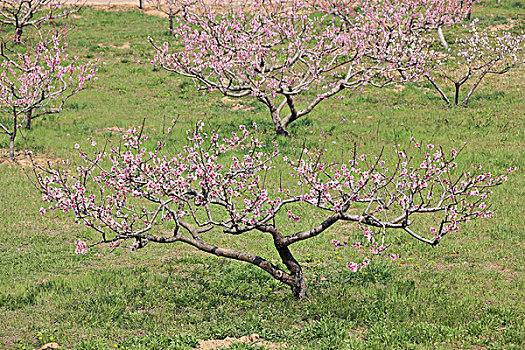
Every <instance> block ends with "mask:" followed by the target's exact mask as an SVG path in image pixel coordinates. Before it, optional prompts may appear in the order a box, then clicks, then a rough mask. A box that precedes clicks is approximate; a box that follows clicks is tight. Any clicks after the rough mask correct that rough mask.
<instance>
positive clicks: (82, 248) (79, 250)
mask: <svg viewBox="0 0 525 350" xmlns="http://www.w3.org/2000/svg"><path fill="white" fill-rule="evenodd" d="M75 247H76V249H75V254H77V255H79V254H82V255H85V254H87V252H88V250H87V245H86V242H84V241H82V240H80V239H79V240H77V241H76V242H75Z"/></svg>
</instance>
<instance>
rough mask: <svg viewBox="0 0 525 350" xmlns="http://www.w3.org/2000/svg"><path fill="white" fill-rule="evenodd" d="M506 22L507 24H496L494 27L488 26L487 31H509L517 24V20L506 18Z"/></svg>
mask: <svg viewBox="0 0 525 350" xmlns="http://www.w3.org/2000/svg"><path fill="white" fill-rule="evenodd" d="M507 22H508V23H505V24H498V25H496V26H489V30H491V31H493V32H497V31H500V30H509V29H512V28H514V27H515V26H516V25H517V24H518V22H519V20H517V19H512V18H507Z"/></svg>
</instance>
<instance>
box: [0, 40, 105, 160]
mask: <svg viewBox="0 0 525 350" xmlns="http://www.w3.org/2000/svg"><path fill="white" fill-rule="evenodd" d="M39 33H41V32H39ZM66 48H67V43H65V42H64V41H63V35H62V34H61V33H59V32H55V33H54V34H53V35H51V36H50V37H48V38H44V37H41V38H40V40H38V41H37V42H36V43H35V44H34V45H32V46H30V47H28V48H27V50H26V51H24V52H22V53H20V52H17V51H14V50H10V49H9V47H8V46H6V45H3V46H2V49H1V51H0V65H1V67H2V70H1V72H0V113H2V114H4V115H7V116H9V118H8V119H7V120H8V121H9V122H3V121H2V122H0V134H5V135H7V136H9V156H10V157H11V159H13V158H14V151H15V138H16V136H17V135H18V133H19V129H20V128H21V127H22V126H23V125H24V124H25V127H26V128H27V129H29V128H30V126H31V121H32V120H33V119H36V118H39V117H42V116H44V115H48V114H55V113H58V112H60V111H61V110H62V108H63V106H64V103H65V102H66V101H67V100H68V99H69V98H70V97H71V96H73V95H75V94H77V93H78V92H80V91H82V90H84V89H86V88H87V87H88V86H90V85H91V84H92V83H93V82H95V81H96V80H97V77H96V73H97V71H98V69H99V67H100V66H101V65H102V64H101V63H100V62H99V61H98V60H93V61H88V62H83V63H82V62H80V61H79V58H78V57H71V56H70V55H69V54H67V53H66Z"/></svg>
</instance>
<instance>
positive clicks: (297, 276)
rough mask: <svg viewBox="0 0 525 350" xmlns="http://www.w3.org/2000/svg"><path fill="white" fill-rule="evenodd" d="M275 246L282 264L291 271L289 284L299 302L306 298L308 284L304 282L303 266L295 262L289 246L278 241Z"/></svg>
mask: <svg viewBox="0 0 525 350" xmlns="http://www.w3.org/2000/svg"><path fill="white" fill-rule="evenodd" d="M274 244H275V248H277V251H278V252H279V256H280V257H281V260H282V262H283V263H284V264H285V265H286V267H287V268H288V270H289V271H290V275H291V277H292V281H290V283H288V284H289V285H290V287H291V289H292V293H293V295H294V296H295V297H296V298H297V299H299V300H302V299H304V298H306V282H305V280H304V275H303V269H302V268H301V265H299V263H298V262H297V260H295V258H294V257H293V255H292V252H290V249H288V246H283V245H281V244H279V242H277V241H274Z"/></svg>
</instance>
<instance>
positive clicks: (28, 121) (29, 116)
mask: <svg viewBox="0 0 525 350" xmlns="http://www.w3.org/2000/svg"><path fill="white" fill-rule="evenodd" d="M32 118H33V110H32V109H30V110H28V111H27V112H26V129H27V130H30V129H31V120H32Z"/></svg>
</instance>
